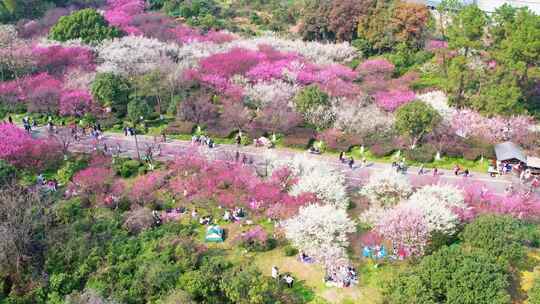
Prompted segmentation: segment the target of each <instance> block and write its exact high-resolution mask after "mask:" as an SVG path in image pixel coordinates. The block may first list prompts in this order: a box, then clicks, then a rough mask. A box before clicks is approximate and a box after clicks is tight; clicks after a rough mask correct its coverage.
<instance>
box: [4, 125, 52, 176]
mask: <svg viewBox="0 0 540 304" xmlns="http://www.w3.org/2000/svg"><path fill="white" fill-rule="evenodd" d="M60 156H61V153H60V148H59V147H58V145H56V144H55V143H54V142H51V141H48V140H42V139H34V138H32V137H31V136H30V135H29V134H28V133H26V132H25V131H24V130H22V129H21V128H19V127H17V126H15V125H13V124H9V123H0V159H3V160H5V161H6V162H8V163H10V164H12V165H13V166H16V167H18V168H26V169H30V170H41V169H43V168H45V167H47V166H50V165H53V164H55V163H56V161H58V160H59V157H60Z"/></svg>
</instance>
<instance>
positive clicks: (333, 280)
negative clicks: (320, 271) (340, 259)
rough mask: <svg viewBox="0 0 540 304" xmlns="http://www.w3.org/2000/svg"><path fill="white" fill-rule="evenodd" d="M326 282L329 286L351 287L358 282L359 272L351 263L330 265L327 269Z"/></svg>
mask: <svg viewBox="0 0 540 304" xmlns="http://www.w3.org/2000/svg"><path fill="white" fill-rule="evenodd" d="M324 282H325V284H326V286H329V287H340V288H343V287H349V286H351V285H352V284H358V274H357V272H356V269H354V268H353V267H351V266H350V265H330V266H328V267H327V269H326V275H325V276H324Z"/></svg>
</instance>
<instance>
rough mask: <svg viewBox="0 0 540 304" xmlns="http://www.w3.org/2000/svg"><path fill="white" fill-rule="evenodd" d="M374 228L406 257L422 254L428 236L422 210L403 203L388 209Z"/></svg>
mask: <svg viewBox="0 0 540 304" xmlns="http://www.w3.org/2000/svg"><path fill="white" fill-rule="evenodd" d="M375 230H376V232H377V233H378V234H380V235H381V236H382V237H383V238H384V239H387V240H389V241H390V242H391V243H392V245H393V246H394V247H395V248H397V249H398V250H399V251H403V252H404V253H405V256H407V257H419V256H422V255H423V254H424V251H425V248H426V246H427V245H428V243H429V238H430V234H429V229H428V225H427V223H426V221H425V219H424V216H423V214H422V212H421V211H420V210H418V209H414V208H411V207H410V206H404V205H398V206H397V207H396V208H393V209H390V210H388V212H386V213H385V214H384V215H383V217H382V218H380V220H379V221H378V222H377V224H376V228H375Z"/></svg>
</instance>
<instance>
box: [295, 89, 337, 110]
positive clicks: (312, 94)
mask: <svg viewBox="0 0 540 304" xmlns="http://www.w3.org/2000/svg"><path fill="white" fill-rule="evenodd" d="M329 98H330V97H329V96H328V94H326V93H325V92H323V91H322V90H321V89H320V88H319V87H318V86H316V85H310V86H308V87H306V88H305V89H303V90H302V91H300V92H298V94H297V95H296V97H295V99H294V101H295V104H296V109H297V110H298V111H299V112H301V113H306V112H308V111H309V110H311V109H313V108H316V107H318V106H327V105H328V104H329V102H330V101H329Z"/></svg>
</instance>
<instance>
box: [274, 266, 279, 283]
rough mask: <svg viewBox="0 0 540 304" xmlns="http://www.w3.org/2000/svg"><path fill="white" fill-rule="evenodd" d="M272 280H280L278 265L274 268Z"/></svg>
mask: <svg viewBox="0 0 540 304" xmlns="http://www.w3.org/2000/svg"><path fill="white" fill-rule="evenodd" d="M272 278H273V279H276V280H277V279H278V278H279V269H278V268H277V267H276V265H274V266H272Z"/></svg>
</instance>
